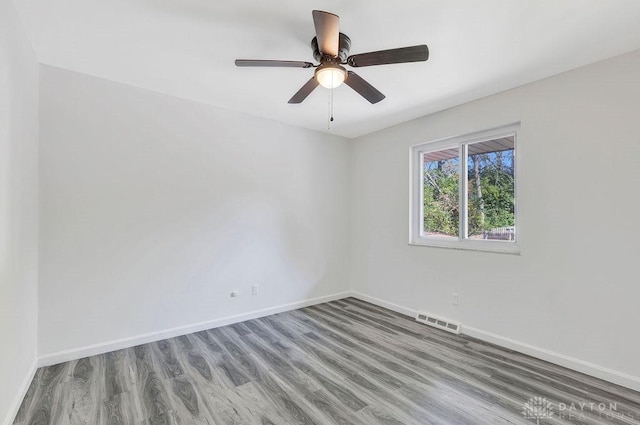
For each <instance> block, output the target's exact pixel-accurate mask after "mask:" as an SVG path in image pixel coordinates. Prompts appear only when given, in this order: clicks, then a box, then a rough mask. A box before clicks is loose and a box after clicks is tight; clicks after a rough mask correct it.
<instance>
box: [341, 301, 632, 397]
mask: <svg viewBox="0 0 640 425" xmlns="http://www.w3.org/2000/svg"><path fill="white" fill-rule="evenodd" d="M351 296H352V297H354V298H358V299H360V300H362V301H367V302H369V303H371V304H375V305H377V306H380V307H384V308H388V309H389V310H393V311H395V312H397V313H400V314H404V315H406V316H409V317H413V318H415V317H416V315H417V314H418V311H417V310H412V309H410V308H407V307H403V306H400V305H397V304H393V303H389V302H387V301H384V300H381V299H379V298H375V297H371V296H369V295H365V294H362V293H360V292H351ZM461 329H462V331H461V332H462V333H463V334H465V335H468V336H470V337H473V338H477V339H480V340H482V341H486V342H490V343H492V344H496V345H499V346H501V347H504V348H508V349H510V350H513V351H517V352H519V353H523V354H526V355H528V356H531V357H535V358H538V359H541V360H545V361H548V362H550V363H554V364H557V365H560V366H563V367H566V368H567V369H572V370H575V371H578V372H582V373H584V374H587V375H590V376H593V377H595V378H599V379H602V380H604V381H607V382H612V383H614V384H617V385H621V386H623V387H626V388H630V389H632V390H635V391H640V377H637V376H632V375H628V374H626V373H623V372H619V371H617V370H612V369H608V368H606V367H603V366H599V365H597V364H593V363H589V362H586V361H584V360H580V359H576V358H574V357H570V356H566V355H564V354H560V353H556V352H553V351H550V350H546V349H544V348H540V347H535V346H533V345H530V344H527V343H524V342H521V341H516V340H513V339H510V338H505V337H503V336H500V335H496V334H493V333H491V332H486V331H483V330H481V329H476V328H473V327H469V326H466V325H465V324H464V323H463V324H462V327H461Z"/></svg>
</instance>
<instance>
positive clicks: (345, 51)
mask: <svg viewBox="0 0 640 425" xmlns="http://www.w3.org/2000/svg"><path fill="white" fill-rule="evenodd" d="M338 40H339V43H338V57H337V58H333V57H331V56H327V55H323V54H322V53H320V49H319V48H318V38H317V37H313V39H312V40H311V50H313V57H314V58H315V60H317V61H318V62H320V63H324V62H334V63H346V62H347V58H348V57H349V50H351V39H350V38H349V37H348V36H347V35H346V34H343V33H340V35H339V39H338Z"/></svg>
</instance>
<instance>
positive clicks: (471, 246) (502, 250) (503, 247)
mask: <svg viewBox="0 0 640 425" xmlns="http://www.w3.org/2000/svg"><path fill="white" fill-rule="evenodd" d="M409 245H413V246H424V247H429V248H446V249H457V250H462V251H481V252H489V253H493V254H511V255H520V245H519V244H518V243H517V242H504V241H486V240H483V241H473V240H437V239H427V238H419V239H417V240H410V241H409Z"/></svg>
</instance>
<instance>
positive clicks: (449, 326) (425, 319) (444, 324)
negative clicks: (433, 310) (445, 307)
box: [416, 313, 460, 334]
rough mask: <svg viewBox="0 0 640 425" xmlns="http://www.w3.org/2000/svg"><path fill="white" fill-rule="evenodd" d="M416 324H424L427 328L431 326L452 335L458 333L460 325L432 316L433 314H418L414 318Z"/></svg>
mask: <svg viewBox="0 0 640 425" xmlns="http://www.w3.org/2000/svg"><path fill="white" fill-rule="evenodd" d="M416 322H420V323H425V324H427V325H429V326H433V327H434V328H438V329H442V330H443V331H447V332H451V333H454V334H459V333H460V323H458V322H454V321H452V320H449V319H444V318H442V317H438V316H434V315H433V314H429V313H418V315H417V316H416Z"/></svg>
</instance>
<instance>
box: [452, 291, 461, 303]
mask: <svg viewBox="0 0 640 425" xmlns="http://www.w3.org/2000/svg"><path fill="white" fill-rule="evenodd" d="M451 304H453V305H455V306H458V305H460V297H458V294H457V293H455V292H454V293H453V294H451Z"/></svg>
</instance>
